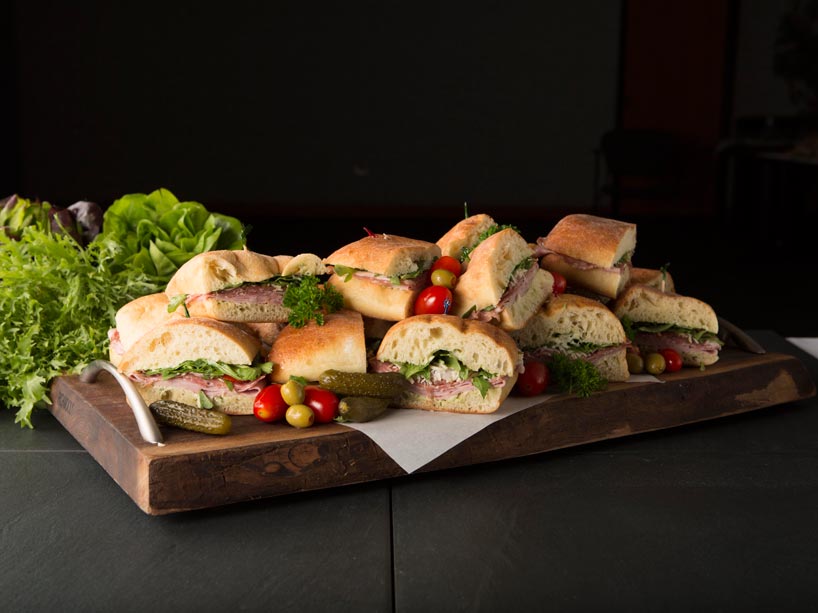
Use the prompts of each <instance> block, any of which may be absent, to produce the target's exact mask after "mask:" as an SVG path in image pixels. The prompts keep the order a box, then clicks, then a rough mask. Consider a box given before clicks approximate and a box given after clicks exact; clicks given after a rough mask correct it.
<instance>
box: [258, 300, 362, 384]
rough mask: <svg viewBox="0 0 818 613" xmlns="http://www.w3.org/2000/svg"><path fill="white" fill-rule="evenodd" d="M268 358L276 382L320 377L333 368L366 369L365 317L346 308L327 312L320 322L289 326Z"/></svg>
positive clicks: (281, 333) (311, 379)
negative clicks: (321, 322)
mask: <svg viewBox="0 0 818 613" xmlns="http://www.w3.org/2000/svg"><path fill="white" fill-rule="evenodd" d="M267 359H268V361H270V362H273V363H274V367H273V372H272V375H271V379H272V380H273V381H274V382H275V383H285V382H286V381H287V380H288V379H289V378H290V377H292V376H297V377H303V378H304V379H307V380H308V381H318V377H319V375H320V374H321V373H322V372H324V371H325V370H331V369H332V370H340V371H343V372H359V373H363V372H366V368H367V357H366V343H365V337H364V322H363V317H362V316H361V314H360V313H358V312H357V311H350V310H346V309H345V310H341V311H338V312H337V313H332V314H330V315H325V316H324V325H321V326H319V325H318V324H317V323H315V322H312V321H311V322H310V323H308V324H307V325H306V326H304V327H301V328H295V327H293V326H286V327H285V328H284V329H283V330H282V331H281V332H280V333H279V335H278V338H276V340H275V341H274V342H273V345H272V348H271V349H270V353H269V355H268V356H267Z"/></svg>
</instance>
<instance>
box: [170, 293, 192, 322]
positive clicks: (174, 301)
mask: <svg viewBox="0 0 818 613" xmlns="http://www.w3.org/2000/svg"><path fill="white" fill-rule="evenodd" d="M186 300H187V294H177V295H176V296H174V297H173V298H171V299H170V300H169V301H168V313H173V312H175V311H176V309H178V308H179V307H180V306H181V307H184V308H185V317H190V311H188V310H187V304H186V302H185V301H186Z"/></svg>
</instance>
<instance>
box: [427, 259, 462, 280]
mask: <svg viewBox="0 0 818 613" xmlns="http://www.w3.org/2000/svg"><path fill="white" fill-rule="evenodd" d="M436 270H448V271H449V272H450V273H452V274H453V275H454V276H455V277H459V276H460V273H461V272H463V267H462V266H461V265H460V262H459V261H458V260H457V258H453V257H452V256H450V255H444V256H441V257H439V258H438V259H437V260H435V263H434V264H432V272H434V271H436Z"/></svg>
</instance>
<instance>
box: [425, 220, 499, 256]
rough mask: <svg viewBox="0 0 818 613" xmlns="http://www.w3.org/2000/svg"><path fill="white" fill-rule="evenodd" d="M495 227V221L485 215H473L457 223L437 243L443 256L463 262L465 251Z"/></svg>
mask: <svg viewBox="0 0 818 613" xmlns="http://www.w3.org/2000/svg"><path fill="white" fill-rule="evenodd" d="M493 225H495V221H494V219H492V218H491V217H490V216H488V215H486V214H484V213H481V214H479V215H472V216H470V217H467V218H466V219H464V220H462V221H460V222H458V223H456V224H455V225H454V226H452V228H451V229H450V230H449V231H448V232H446V234H444V235H443V236H441V237H440V239H439V240H438V241H437V246H438V247H440V253H441V255H448V256H450V257H453V258H456V259H458V260H461V259H462V258H463V249H465V248H466V247H472V246H473V245H474V244H475V243H476V242H477V237H478V236H480V234H481V233H482V232H484V231H486V230H488V229H489V228H490V227H491V226H493Z"/></svg>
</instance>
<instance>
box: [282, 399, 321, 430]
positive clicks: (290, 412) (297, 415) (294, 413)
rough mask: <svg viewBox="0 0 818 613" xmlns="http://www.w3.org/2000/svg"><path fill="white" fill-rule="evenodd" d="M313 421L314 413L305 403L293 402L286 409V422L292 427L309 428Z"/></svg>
mask: <svg viewBox="0 0 818 613" xmlns="http://www.w3.org/2000/svg"><path fill="white" fill-rule="evenodd" d="M314 421H315V414H314V413H313V412H312V409H311V408H310V407H308V406H307V405H306V404H294V405H293V406H291V407H290V408H289V409H287V423H288V424H290V425H291V426H292V427H293V428H309V427H310V426H311V425H312V424H313V422H314Z"/></svg>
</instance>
